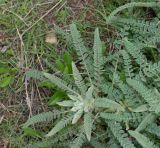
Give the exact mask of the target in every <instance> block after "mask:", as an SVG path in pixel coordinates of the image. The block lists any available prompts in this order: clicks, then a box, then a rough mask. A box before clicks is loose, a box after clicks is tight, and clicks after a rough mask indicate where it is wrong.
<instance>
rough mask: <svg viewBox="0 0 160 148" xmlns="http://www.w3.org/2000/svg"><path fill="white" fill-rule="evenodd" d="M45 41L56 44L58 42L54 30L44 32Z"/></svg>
mask: <svg viewBox="0 0 160 148" xmlns="http://www.w3.org/2000/svg"><path fill="white" fill-rule="evenodd" d="M45 42H46V43H50V44H57V43H58V41H57V37H56V35H55V32H54V31H49V32H48V33H47V34H46V38H45Z"/></svg>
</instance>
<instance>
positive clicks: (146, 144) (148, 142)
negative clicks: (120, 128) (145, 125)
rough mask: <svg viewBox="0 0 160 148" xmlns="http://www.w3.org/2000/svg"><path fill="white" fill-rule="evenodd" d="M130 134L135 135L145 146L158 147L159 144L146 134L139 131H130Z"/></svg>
mask: <svg viewBox="0 0 160 148" xmlns="http://www.w3.org/2000/svg"><path fill="white" fill-rule="evenodd" d="M129 134H130V135H131V136H132V137H134V138H135V139H136V140H137V141H138V143H140V144H141V145H142V146H143V147H144V148H158V147H157V146H155V145H154V143H153V142H151V141H150V139H148V138H147V137H145V136H144V135H142V134H140V133H139V132H137V131H131V130H130V131H129Z"/></svg>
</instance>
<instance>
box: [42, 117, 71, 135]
mask: <svg viewBox="0 0 160 148" xmlns="http://www.w3.org/2000/svg"><path fill="white" fill-rule="evenodd" d="M72 118H73V115H68V116H66V117H64V118H63V119H61V120H60V121H59V122H58V123H57V124H56V125H55V126H54V128H53V129H52V130H51V131H50V132H49V133H48V134H47V135H46V136H45V137H51V136H53V135H55V134H56V133H58V132H59V131H60V130H62V129H63V128H64V127H65V126H67V125H68V124H69V123H70V122H71V120H72Z"/></svg>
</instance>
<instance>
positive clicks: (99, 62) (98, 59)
mask: <svg viewBox="0 0 160 148" xmlns="http://www.w3.org/2000/svg"><path fill="white" fill-rule="evenodd" d="M93 49H94V79H95V81H96V84H95V87H97V88H99V85H100V82H101V73H102V72H101V70H102V68H103V56H102V43H101V40H100V37H99V30H98V28H96V30H95V33H94V46H93Z"/></svg>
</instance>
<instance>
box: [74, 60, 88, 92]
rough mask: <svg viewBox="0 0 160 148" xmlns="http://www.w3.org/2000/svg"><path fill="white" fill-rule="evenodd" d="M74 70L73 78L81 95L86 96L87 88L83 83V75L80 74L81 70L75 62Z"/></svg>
mask: <svg viewBox="0 0 160 148" xmlns="http://www.w3.org/2000/svg"><path fill="white" fill-rule="evenodd" d="M72 70H73V77H74V80H75V83H76V85H77V87H78V88H79V90H80V92H81V94H82V95H85V92H86V89H87V88H86V86H85V83H84V81H83V78H82V76H81V74H80V73H79V70H78V69H77V67H76V65H75V64H74V62H72Z"/></svg>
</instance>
